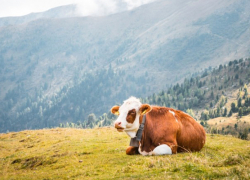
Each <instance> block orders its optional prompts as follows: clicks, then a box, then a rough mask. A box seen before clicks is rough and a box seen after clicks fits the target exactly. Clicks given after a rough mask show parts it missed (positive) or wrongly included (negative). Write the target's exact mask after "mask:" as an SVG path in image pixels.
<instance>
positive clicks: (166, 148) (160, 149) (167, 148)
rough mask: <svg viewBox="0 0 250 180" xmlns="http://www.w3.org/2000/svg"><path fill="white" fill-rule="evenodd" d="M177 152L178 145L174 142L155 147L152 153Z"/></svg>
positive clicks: (166, 153)
mask: <svg viewBox="0 0 250 180" xmlns="http://www.w3.org/2000/svg"><path fill="white" fill-rule="evenodd" d="M176 152H177V145H175V144H173V143H165V144H161V145H159V146H157V147H156V148H154V150H153V153H152V155H155V156H158V155H171V154H175V153H176Z"/></svg>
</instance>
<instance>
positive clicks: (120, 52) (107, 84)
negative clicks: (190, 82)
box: [0, 0, 250, 131]
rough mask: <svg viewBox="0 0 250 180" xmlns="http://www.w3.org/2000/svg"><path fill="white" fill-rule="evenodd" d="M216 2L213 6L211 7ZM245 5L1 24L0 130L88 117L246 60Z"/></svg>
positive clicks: (161, 7) (177, 6) (170, 5)
mask: <svg viewBox="0 0 250 180" xmlns="http://www.w3.org/2000/svg"><path fill="white" fill-rule="evenodd" d="M214 4H216V6H214ZM249 9H250V2H249V1H248V0H240V1H238V0H237V1H236V0H230V1H228V0H219V1H215V0H211V1H206V2H205V1H202V0H198V1H194V0H188V1H184V0H178V1H171V0H159V1H156V2H153V3H150V4H147V5H144V6H141V7H139V8H137V9H134V10H132V11H126V12H122V13H118V14H113V15H110V16H103V17H68V18H66V17H65V18H50V17H48V18H41V19H40V18H38V19H36V20H32V21H29V22H25V23H21V24H16V25H15V24H14V25H11V26H9V25H8V26H2V27H0V42H1V43H0V64H1V66H0V101H1V104H0V106H1V111H2V112H1V119H0V129H1V131H6V130H21V129H26V128H28V129H30V128H42V127H48V126H55V125H57V124H58V123H61V122H77V121H79V120H84V119H86V118H87V117H88V115H89V114H91V113H95V114H96V116H99V115H101V114H102V113H104V112H107V111H108V109H109V108H110V106H112V105H113V104H114V103H115V102H121V101H122V100H124V99H126V98H128V97H129V96H131V95H134V96H138V97H147V96H148V95H150V94H152V93H154V92H159V91H160V90H162V89H165V88H166V87H169V86H170V85H171V84H175V83H177V82H178V81H179V82H181V81H182V80H183V79H184V77H189V76H191V75H192V74H194V73H196V72H197V71H201V70H202V69H203V70H204V69H205V68H208V67H209V66H216V65H218V62H219V63H223V62H227V61H229V60H232V59H238V58H240V57H248V56H249V47H250V46H249V45H250V37H249V36H250V21H249V19H250V12H249Z"/></svg>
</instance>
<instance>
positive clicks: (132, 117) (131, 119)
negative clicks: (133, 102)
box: [126, 109, 136, 124]
mask: <svg viewBox="0 0 250 180" xmlns="http://www.w3.org/2000/svg"><path fill="white" fill-rule="evenodd" d="M135 117H136V111H135V109H132V110H130V111H129V112H128V114H127V117H126V121H127V122H128V123H131V124H133V123H134V121H135Z"/></svg>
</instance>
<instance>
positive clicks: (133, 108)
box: [111, 97, 151, 138]
mask: <svg viewBox="0 0 250 180" xmlns="http://www.w3.org/2000/svg"><path fill="white" fill-rule="evenodd" d="M145 107H147V108H146V109H145ZM150 110H151V107H150V106H149V105H142V104H141V102H140V100H139V99H137V98H135V97H131V98H129V99H128V100H126V101H124V103H123V104H122V106H120V107H119V106H114V107H113V108H112V109H111V112H112V113H113V114H116V115H119V117H118V118H117V120H116V121H115V128H116V129H117V130H118V131H119V132H123V131H125V132H126V133H127V134H128V135H129V136H130V137H131V138H134V137H135V136H136V132H137V130H138V129H139V126H140V123H139V117H140V115H142V114H145V113H147V112H149V111H150Z"/></svg>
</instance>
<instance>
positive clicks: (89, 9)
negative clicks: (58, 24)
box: [0, 0, 155, 17]
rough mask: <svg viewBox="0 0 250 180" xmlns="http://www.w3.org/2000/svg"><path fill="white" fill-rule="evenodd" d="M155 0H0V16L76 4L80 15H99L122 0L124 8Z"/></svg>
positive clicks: (18, 14)
mask: <svg viewBox="0 0 250 180" xmlns="http://www.w3.org/2000/svg"><path fill="white" fill-rule="evenodd" d="M152 1H155V0H39V1H38V0H0V17H6V16H22V15H26V14H29V13H31V12H41V11H46V10H48V9H51V8H53V7H57V6H61V5H67V4H78V5H79V8H80V10H81V12H82V15H84V16H88V15H100V14H98V13H99V12H101V11H103V9H105V11H106V13H113V12H117V3H118V2H124V5H125V6H126V9H129V10H130V9H133V8H135V7H138V6H141V5H142V4H146V3H149V2H152Z"/></svg>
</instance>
